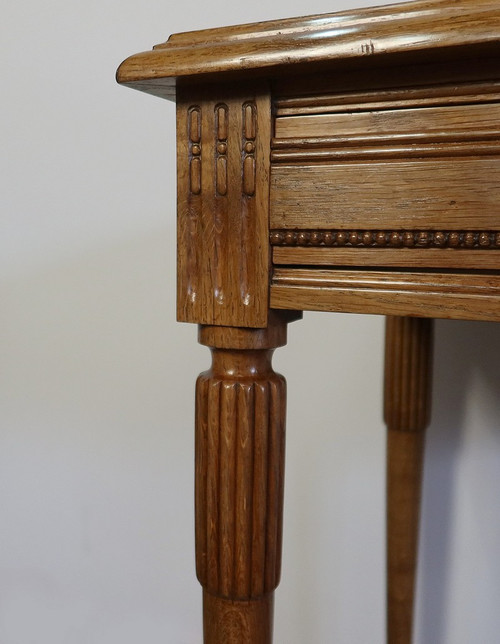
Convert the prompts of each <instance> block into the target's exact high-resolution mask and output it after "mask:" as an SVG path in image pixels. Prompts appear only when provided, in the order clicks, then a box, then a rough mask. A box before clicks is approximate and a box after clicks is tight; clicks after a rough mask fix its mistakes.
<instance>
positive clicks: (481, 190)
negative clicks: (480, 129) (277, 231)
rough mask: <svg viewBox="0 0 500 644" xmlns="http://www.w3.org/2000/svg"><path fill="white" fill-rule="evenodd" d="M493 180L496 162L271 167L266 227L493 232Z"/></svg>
mask: <svg viewBox="0 0 500 644" xmlns="http://www.w3.org/2000/svg"><path fill="white" fill-rule="evenodd" d="M499 177H500V157H492V158H470V159H462V158H453V159H426V160H414V161H407V160H398V161H371V162H369V163H368V162H365V163H359V162H353V163H338V162H337V163H330V164H317V165H312V164H309V165H305V164H300V165H276V166H274V167H273V168H272V173H271V222H270V225H271V228H293V229H311V228H322V229H324V228H340V229H342V228H347V229H359V228H361V229H365V228H368V229H374V228H381V229H387V228H389V229H395V228H409V229H415V228H417V229H418V228H423V229H426V228H432V229H434V230H439V229H441V228H444V229H447V230H462V229H465V230H468V229H470V230H479V229H485V230H490V229H493V230H494V229H495V228H498V227H499V217H500V210H499V209H500V181H499ZM304 203H307V204H308V207H307V208H304V207H303V204H304Z"/></svg>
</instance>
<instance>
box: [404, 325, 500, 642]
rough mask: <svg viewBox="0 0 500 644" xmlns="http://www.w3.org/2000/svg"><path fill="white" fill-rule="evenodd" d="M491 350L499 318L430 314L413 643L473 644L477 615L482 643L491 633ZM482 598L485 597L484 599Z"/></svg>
mask: <svg viewBox="0 0 500 644" xmlns="http://www.w3.org/2000/svg"><path fill="white" fill-rule="evenodd" d="M498 356H500V325H498V324H491V323H483V322H463V321H449V320H439V321H437V323H436V344H435V352H434V391H433V400H434V404H433V416H432V424H431V427H430V428H429V430H428V436H427V445H426V457H425V472H424V486H423V503H422V518H421V534H420V561H419V564H420V566H419V579H418V582H417V584H418V599H417V632H418V631H420V633H419V637H418V638H417V641H418V642H426V643H427V642H433V643H435V644H441V643H444V642H451V641H457V642H458V641H460V642H471V641H473V640H474V639H475V638H474V636H473V633H474V628H475V627H474V624H477V625H479V626H480V624H481V623H482V624H483V625H484V624H485V623H486V624H487V625H488V626H487V629H488V632H484V631H482V633H483V634H482V636H481V642H483V643H484V644H486V642H491V643H493V642H495V641H497V640H496V637H497V635H495V633H494V630H496V632H498V626H499V624H494V622H495V621H498V619H499V618H498V610H495V609H494V605H495V603H496V604H498V600H499V599H500V585H499V581H498V580H499V579H500V557H498V556H497V557H492V553H494V552H495V550H497V552H498V543H499V537H500V506H499V505H498V502H497V499H498V494H499V493H500V467H499V459H500V428H499V426H498V419H499V418H500V395H499V394H500V369H499V363H498ZM473 400H474V401H475V407H474V405H473V404H471V403H472V401H473ZM495 461H496V464H495ZM462 481H463V483H464V485H462ZM457 534H458V535H459V536H458V537H457ZM495 543H496V544H497V546H496V547H495ZM490 544H491V545H490ZM457 588H458V590H457ZM488 597H491V601H488V599H486V601H485V598H488ZM476 602H477V606H476V605H475V604H476ZM462 606H463V613H462V615H463V623H462V626H463V627H465V629H464V630H462V632H461V633H456V634H455V635H453V634H452V632H451V630H452V629H453V628H456V626H453V625H452V624H451V623H450V615H456V611H457V610H459V611H460V608H461V607H462ZM476 608H477V610H476ZM490 610H491V612H490ZM455 621H456V617H455ZM467 628H470V632H469V631H467ZM490 629H491V630H490ZM476 632H477V631H476ZM479 632H481V628H479ZM471 638H472V639H471ZM483 638H484V639H483ZM475 641H479V640H475Z"/></svg>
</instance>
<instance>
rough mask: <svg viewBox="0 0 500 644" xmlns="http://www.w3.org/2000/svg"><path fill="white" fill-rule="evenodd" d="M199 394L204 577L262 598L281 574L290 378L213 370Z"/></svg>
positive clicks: (227, 592)
mask: <svg viewBox="0 0 500 644" xmlns="http://www.w3.org/2000/svg"><path fill="white" fill-rule="evenodd" d="M196 392H197V395H196V400H197V412H196V569H197V574H198V579H199V580H200V583H201V584H202V585H203V586H204V588H205V589H206V590H207V591H208V592H210V593H212V594H214V595H218V596H220V597H225V598H229V599H233V600H235V599H238V600H246V599H252V598H257V597H260V596H262V595H264V594H265V593H268V592H271V591H273V590H274V589H275V588H276V586H277V585H278V583H279V576H280V565H281V553H280V551H281V534H282V503H283V500H282V497H283V472H284V397H285V381H284V379H283V378H282V377H281V376H279V375H278V374H276V373H274V372H273V371H272V370H271V369H270V370H269V371H268V372H267V373H265V374H264V377H262V378H259V377H258V376H257V377H255V378H248V377H244V378H240V381H238V380H237V379H234V378H231V377H229V376H228V377H226V376H223V377H221V376H220V374H218V375H216V376H214V375H213V373H212V372H206V373H204V374H201V376H200V377H199V378H198V382H197V387H196Z"/></svg>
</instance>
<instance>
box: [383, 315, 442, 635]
mask: <svg viewBox="0 0 500 644" xmlns="http://www.w3.org/2000/svg"><path fill="white" fill-rule="evenodd" d="M432 336H433V320H430V319H423V318H403V317H388V318H387V321H386V354H385V402H384V415H385V422H386V424H387V641H388V644H411V641H412V628H413V606H414V588H415V573H416V567H417V546H418V527H419V513H420V496H421V483H422V465H423V453H424V437H425V429H426V427H427V425H428V423H429V419H430V397H431V375H432Z"/></svg>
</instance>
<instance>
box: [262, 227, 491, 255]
mask: <svg viewBox="0 0 500 644" xmlns="http://www.w3.org/2000/svg"><path fill="white" fill-rule="evenodd" d="M270 242H271V245H272V246H333V247H335V246H338V247H342V246H347V247H353V248H386V247H389V248H405V247H406V248H456V249H460V248H467V249H479V250H488V249H490V250H498V249H500V232H498V231H434V230H393V231H391V230H272V231H271V234H270Z"/></svg>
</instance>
